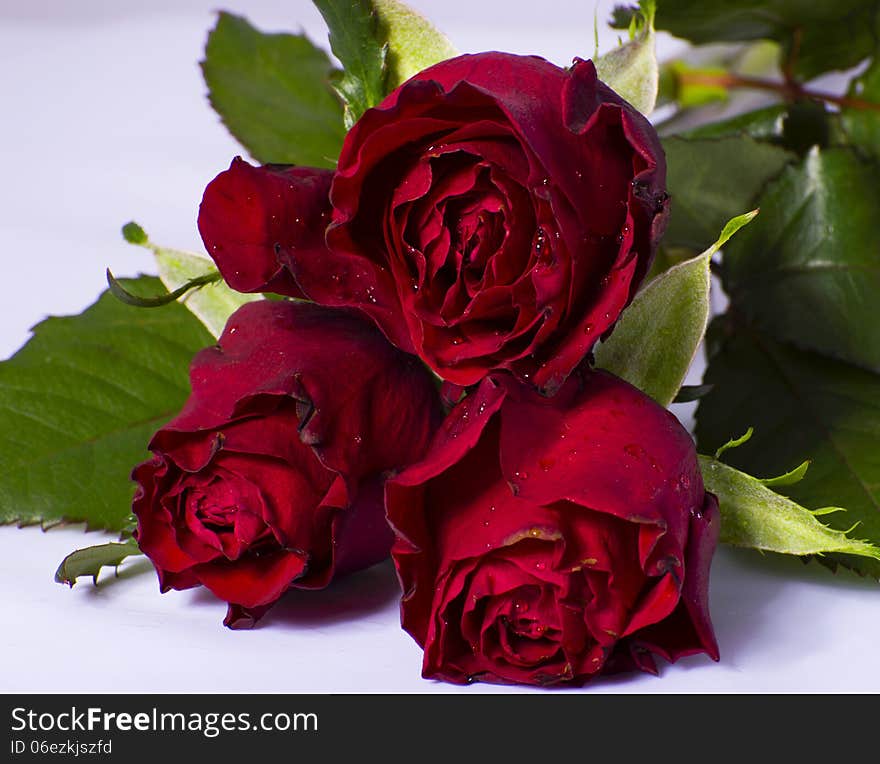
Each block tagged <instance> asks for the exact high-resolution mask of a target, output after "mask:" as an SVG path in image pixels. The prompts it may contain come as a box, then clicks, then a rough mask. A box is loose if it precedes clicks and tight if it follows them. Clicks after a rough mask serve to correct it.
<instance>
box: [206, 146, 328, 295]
mask: <svg viewBox="0 0 880 764" xmlns="http://www.w3.org/2000/svg"><path fill="white" fill-rule="evenodd" d="M332 178H333V172H332V171H331V170H318V169H313V168H311V167H289V166H285V165H264V166H262V167H254V166H252V165H250V164H248V163H247V162H245V161H244V160H243V159H241V158H240V157H236V158H235V159H233V160H232V164H231V165H230V167H229V169H228V170H225V171H224V172H221V173H220V174H219V175H218V176H217V177H216V178H214V180H212V181H211V182H210V183H209V184H208V187H207V188H206V189H205V193H204V196H203V197H202V204H201V206H200V207H199V232H200V233H201V234H202V241H204V243H205V248H206V249H207V250H208V254H210V255H211V257H212V258H213V259H214V262H215V263H216V264H217V268H218V269H219V270H220V273H221V274H222V275H223V278H224V279H225V280H226V283H227V284H229V285H230V286H231V287H232V288H233V289H237V290H238V291H239V292H275V293H277V294H283V295H287V296H289V297H302V292H301V291H300V289H299V287H298V286H297V284H296V282H295V281H294V279H293V277H292V276H291V274H290V271H289V270H287V268H285V267H284V266H283V264H282V262H281V260H280V259H279V258H282V257H284V256H286V255H289V254H290V253H291V252H292V251H293V250H296V251H297V252H298V253H300V254H301V255H304V256H308V257H311V258H316V259H318V260H320V259H321V258H322V257H323V256H324V254H325V252H326V244H325V242H324V229H325V228H326V227H327V223H328V222H329V219H330V199H329V197H328V194H329V191H330V181H331V180H332Z"/></svg>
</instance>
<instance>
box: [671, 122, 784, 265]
mask: <svg viewBox="0 0 880 764" xmlns="http://www.w3.org/2000/svg"><path fill="white" fill-rule="evenodd" d="M663 147H664V149H665V150H666V163H667V167H668V169H667V186H668V188H669V193H670V195H671V197H672V200H671V206H670V217H669V225H668V227H667V229H666V234H665V235H664V237H663V244H664V246H667V247H687V248H689V249H691V250H694V251H700V250H701V249H703V248H704V247H706V246H707V245H708V244H709V243H710V242H712V241H713V240H714V238H715V236H716V234H717V233H718V230H719V229H720V228H721V226H722V225H724V223H725V222H726V221H728V220H730V218H731V217H732V216H733V215H736V214H737V213H739V212H741V211H742V210H747V209H753V208H754V207H756V206H758V205H756V203H755V200H756V198H757V197H758V196H759V194H760V192H761V190H762V189H763V188H764V186H765V185H766V184H767V183H768V182H769V181H770V180H771V179H773V178H774V177H776V176H777V175H779V173H780V172H782V170H783V168H784V167H785V166H786V165H787V164H788V163H789V162H792V161H794V160H795V158H796V157H795V156H794V154H792V153H791V152H789V151H786V150H785V149H783V148H780V147H779V146H773V145H771V144H768V143H763V142H761V141H757V140H755V139H754V138H752V137H751V136H749V135H745V134H734V135H730V136H727V137H724V138H685V137H677V136H671V137H668V138H665V139H664V140H663Z"/></svg>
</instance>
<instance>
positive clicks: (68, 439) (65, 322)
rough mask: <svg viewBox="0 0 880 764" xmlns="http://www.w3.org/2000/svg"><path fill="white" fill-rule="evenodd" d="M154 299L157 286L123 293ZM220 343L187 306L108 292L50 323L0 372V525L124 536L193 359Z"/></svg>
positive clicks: (140, 282) (140, 285)
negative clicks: (68, 526) (135, 486)
mask: <svg viewBox="0 0 880 764" xmlns="http://www.w3.org/2000/svg"><path fill="white" fill-rule="evenodd" d="M123 283H124V285H125V287H126V289H128V290H129V291H132V292H140V293H146V294H155V293H156V292H158V291H159V290H161V288H162V286H161V283H160V282H159V280H158V279H155V278H148V277H142V278H140V279H137V280H136V281H135V280H131V281H128V280H126V281H124V282H123ZM212 341H213V338H212V337H211V335H210V334H208V332H207V331H206V330H205V329H204V327H203V326H202V325H201V324H200V323H199V322H198V321H197V320H196V319H195V317H193V316H192V314H190V313H189V312H188V311H187V310H186V309H185V308H184V307H183V306H182V305H178V304H171V305H167V306H165V307H163V308H157V309H155V310H143V309H139V308H131V307H128V306H126V305H123V304H122V303H120V302H119V301H118V300H117V299H116V298H115V297H113V296H112V295H111V294H109V292H104V294H103V295H102V296H101V297H100V299H99V300H98V301H97V302H96V303H95V304H94V305H92V306H91V307H90V308H88V309H87V310H86V311H85V312H83V313H81V314H80V315H78V316H68V317H64V318H49V319H47V320H45V321H43V322H42V323H40V324H38V325H37V326H36V327H35V329H34V335H33V337H32V338H31V340H30V341H29V342H28V343H27V344H26V345H25V346H24V347H23V348H22V349H21V350H19V351H18V352H17V353H16V354H15V355H14V356H12V358H10V359H9V360H7V361H3V362H2V363H0V522H2V523H19V524H34V523H41V524H42V525H43V526H44V527H45V526H49V525H53V524H56V523H59V522H65V521H69V522H85V523H86V524H87V525H88V527H89V528H106V529H108V530H114V531H118V530H121V529H122V528H124V527H125V526H126V525H127V524H128V522H129V517H130V513H131V498H132V493H133V491H132V485H131V483H130V482H129V477H128V476H129V473H130V471H131V469H132V467H133V466H134V465H135V464H137V463H138V462H139V461H142V460H143V459H144V458H145V457H146V455H147V452H146V446H147V442H148V441H149V439H150V437H151V436H152V435H153V433H154V432H155V431H156V430H157V429H158V428H159V427H160V426H161V425H163V424H165V422H167V421H168V420H169V419H171V417H173V416H174V415H175V414H176V413H177V411H178V410H179V409H180V407H181V406H182V405H183V402H184V401H185V400H186V397H187V395H188V393H189V378H188V370H189V364H190V361H191V360H192V356H193V354H194V353H195V352H196V351H197V350H199V349H200V348H202V347H204V346H206V345H210V344H211V343H212Z"/></svg>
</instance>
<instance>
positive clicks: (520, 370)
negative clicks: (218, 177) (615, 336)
mask: <svg viewBox="0 0 880 764" xmlns="http://www.w3.org/2000/svg"><path fill="white" fill-rule="evenodd" d="M665 174H666V169H665V160H664V157H663V151H662V149H661V146H660V142H659V139H658V137H657V134H656V132H655V131H654V128H653V127H652V126H651V125H650V123H649V122H648V120H647V119H645V117H644V116H642V115H641V114H639V113H638V112H637V111H636V110H635V109H633V108H632V107H631V106H630V105H629V104H628V103H626V102H625V101H623V100H622V99H621V98H620V97H619V96H618V95H617V94H615V93H614V92H613V91H612V90H610V89H609V88H608V87H607V86H605V85H604V84H603V83H601V82H599V81H598V80H597V78H596V70H595V68H594V66H593V64H592V63H591V62H589V61H576V62H575V64H574V66H573V67H572V68H571V69H569V70H566V69H562V68H560V67H558V66H555V65H553V64H551V63H549V62H547V61H545V60H543V59H540V58H536V57H532V56H528V57H527V56H515V55H510V54H505V53H480V54H477V55H465V56H459V57H458V58H453V59H450V60H448V61H444V62H442V63H439V64H437V65H435V66H433V67H431V68H429V69H427V70H425V71H423V72H421V73H420V74H418V75H416V76H415V77H413V78H412V79H410V80H408V81H407V82H406V83H404V84H403V85H401V86H400V87H399V88H398V89H397V90H395V91H394V92H393V93H391V94H390V95H389V96H388V97H387V98H386V99H385V100H384V101H383V102H382V103H381V104H380V105H379V106H378V107H377V108H375V109H371V110H368V111H367V112H366V113H365V114H364V115H363V116H362V117H361V119H360V120H359V121H358V123H357V124H355V126H354V127H353V128H352V129H351V131H350V132H349V133H348V135H347V137H346V139H345V143H344V145H343V148H342V153H341V156H340V158H339V165H338V168H337V172H336V175H335V177H334V179H333V185H332V188H331V192H330V196H331V201H332V203H333V219H332V222H331V224H330V227H329V228H328V229H327V243H328V245H329V247H330V249H331V254H330V255H328V256H327V257H324V258H321V259H318V258H314V257H310V256H309V253H308V252H307V251H301V250H297V249H292V250H290V251H289V253H285V254H284V255H283V259H285V260H287V261H289V263H290V267H291V269H292V271H293V274H294V276H295V277H296V280H297V283H298V284H299V285H300V287H301V288H302V290H303V291H304V292H305V294H307V295H308V296H309V297H310V298H312V299H313V300H315V301H317V302H319V303H323V304H326V305H337V306H350V307H351V306H354V307H358V308H360V309H361V310H363V311H364V312H366V313H367V314H368V315H370V316H371V317H372V318H373V320H374V321H376V323H377V324H378V325H379V327H380V328H381V329H382V331H383V332H384V333H385V334H386V336H387V337H388V338H389V339H390V340H391V341H392V342H393V343H395V344H396V345H397V346H398V347H400V348H402V349H404V350H406V351H409V352H414V353H416V354H418V355H419V356H420V357H421V358H422V359H423V360H424V361H425V362H426V363H427V364H428V365H429V366H430V367H431V368H432V369H433V370H434V371H435V372H436V373H437V374H438V375H439V376H440V377H442V378H443V379H444V380H448V381H450V382H452V383H455V384H458V385H463V386H467V385H471V384H473V383H475V382H478V381H479V380H480V379H481V378H482V377H483V376H485V375H486V373H487V372H488V371H490V370H493V369H509V370H512V371H513V372H514V373H515V374H516V375H517V376H518V377H519V378H520V379H523V380H528V381H529V383H531V384H534V385H535V386H537V387H538V388H540V389H542V390H543V391H544V392H545V393H547V394H550V393H552V392H553V391H555V390H556V389H557V388H558V387H559V386H560V385H561V383H562V382H563V381H564V379H565V378H566V376H567V375H568V374H569V373H570V372H571V370H572V369H573V368H574V367H575V366H576V365H577V364H578V363H579V362H580V361H581V360H582V359H583V358H584V357H585V356H586V355H587V354H588V353H589V352H590V350H591V348H592V347H593V346H594V344H595V343H596V341H597V340H598V339H599V338H600V337H601V336H602V335H603V334H605V333H606V332H607V331H608V330H609V329H610V328H611V327H612V326H613V325H614V323H615V321H616V320H617V318H618V316H619V315H620V312H621V311H622V310H623V308H624V307H625V306H626V305H627V303H628V302H629V300H630V299H631V298H632V296H633V295H634V294H635V292H636V290H637V288H638V286H639V284H640V282H641V281H642V279H643V277H644V275H645V273H646V272H647V270H648V268H649V266H650V264H651V260H652V258H653V255H654V251H655V246H656V243H657V240H658V238H659V236H660V235H661V233H662V231H663V228H664V226H665V221H666V208H667V195H666V192H665Z"/></svg>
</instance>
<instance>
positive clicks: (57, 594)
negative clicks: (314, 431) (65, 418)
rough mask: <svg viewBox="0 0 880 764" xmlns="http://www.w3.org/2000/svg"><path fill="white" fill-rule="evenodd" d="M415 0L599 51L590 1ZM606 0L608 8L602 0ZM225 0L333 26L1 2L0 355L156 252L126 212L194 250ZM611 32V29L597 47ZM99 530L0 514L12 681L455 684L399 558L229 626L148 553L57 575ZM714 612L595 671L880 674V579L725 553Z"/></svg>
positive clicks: (867, 682)
mask: <svg viewBox="0 0 880 764" xmlns="http://www.w3.org/2000/svg"><path fill="white" fill-rule="evenodd" d="M413 5H415V6H416V7H418V8H420V9H422V10H424V11H426V12H427V13H428V14H429V15H430V16H431V17H432V18H433V19H434V20H435V21H436V22H437V23H438V25H439V26H440V27H441V28H442V29H444V30H445V31H446V32H447V33H448V34H449V36H450V37H451V38H452V39H453V41H455V42H456V44H458V46H459V48H460V49H461V50H463V51H468V50H479V49H488V48H496V49H506V50H512V51H517V52H523V53H527V52H532V53H539V54H542V55H545V56H547V57H549V58H551V59H552V60H554V61H556V62H558V63H560V64H565V63H567V62H569V61H570V59H571V58H572V56H574V55H577V54H579V55H583V56H589V55H590V54H592V47H593V35H592V24H593V3H590V2H584V1H583V0H565V1H562V0H545V2H543V3H541V4H540V6H538V5H536V4H534V3H521V4H520V3H515V2H514V3H511V2H509V1H507V2H506V1H505V0H491V2H486V1H485V0H484V1H482V2H479V3H474V2H472V0H439V1H437V0H435V1H433V2H429V1H428V0H414V2H413ZM598 5H599V11H598V18H599V19H600V22H601V21H602V20H604V19H605V18H607V15H608V13H607V10H608V8H609V7H610V6H611V3H609V2H600V3H598ZM217 6H222V7H226V8H228V9H230V10H233V11H236V12H238V13H242V14H244V15H247V16H248V17H249V18H250V19H251V21H252V22H253V23H255V24H256V25H257V26H258V27H261V28H263V29H267V30H271V29H295V28H297V27H298V26H300V25H302V26H303V27H304V28H305V29H306V31H307V32H308V33H309V34H310V35H311V36H312V38H313V39H315V40H316V41H321V42H323V41H324V39H325V33H324V30H323V26H322V23H321V21H320V18H319V17H318V15H317V13H316V11H314V9H313V8H312V6H311V5H310V4H309V3H308V2H306V1H305V0H277V2H268V0H254V1H253V2H248V1H247V0H227V2H223V1H222V0H161V1H157V0H151V2H149V3H144V2H134V1H133V0H117V1H116V2H112V3H111V2H101V1H99V0H80V1H79V2H77V3H72V2H66V1H65V0H0V96H2V103H3V111H2V119H0V146H2V147H3V173H2V182H0V243H2V250H0V251H2V258H3V260H2V265H3V274H4V275H3V284H4V290H3V292H4V294H3V308H2V321H0V357H5V356H6V355H8V354H11V353H12V352H14V351H15V350H16V349H17V348H18V347H19V346H20V345H21V344H22V343H23V342H24V341H25V340H26V339H27V337H28V332H27V330H28V327H30V326H31V325H32V324H34V323H36V322H37V321H38V320H40V319H41V318H42V317H43V316H44V315H45V313H46V312H47V311H51V312H53V313H72V312H79V311H80V310H81V309H82V308H84V307H85V306H86V305H88V304H89V303H91V302H92V301H93V300H94V298H95V297H96V296H97V295H98V293H99V292H100V291H101V290H102V289H103V288H104V277H103V272H104V268H105V267H106V266H108V265H109V266H110V267H111V268H112V269H113V270H114V272H116V273H117V274H119V275H126V274H133V273H136V272H138V271H148V272H152V271H153V268H152V264H151V262H150V259H149V257H148V255H147V254H146V253H145V252H143V251H142V250H139V249H136V248H133V247H130V246H128V245H126V244H125V243H124V242H123V241H122V239H121V237H120V235H119V227H120V225H121V224H122V223H124V222H126V221H128V220H130V219H135V220H137V221H138V222H140V223H141V224H142V225H143V226H144V227H145V228H146V230H147V231H148V233H149V234H150V235H151V237H152V238H153V239H154V240H155V241H157V242H159V243H162V244H167V245H169V246H177V247H182V248H190V249H198V250H201V242H200V240H199V238H198V233H197V231H196V227H195V219H196V211H197V207H198V203H199V200H200V198H201V193H202V190H203V188H204V186H205V184H206V183H207V182H208V181H209V180H210V179H211V178H212V177H213V176H214V175H215V174H216V173H217V172H219V171H220V170H222V169H224V168H225V167H226V166H228V163H229V160H230V158H231V157H232V156H233V155H235V154H236V153H239V152H240V151H241V150H240V149H239V148H238V147H237V145H236V144H235V143H234V141H233V140H232V138H230V137H229V136H228V135H227V133H226V132H225V130H224V128H223V127H222V126H221V125H220V124H219V122H218V120H217V118H216V116H215V115H214V114H213V113H212V112H211V110H210V108H209V107H208V105H207V103H206V101H205V99H204V96H203V93H204V88H203V85H202V82H201V78H200V74H199V71H198V68H197V65H196V61H197V60H198V58H199V57H200V53H201V48H202V45H203V42H204V38H205V35H206V32H207V30H208V28H209V27H210V26H211V24H212V13H211V11H212V9H213V8H215V7H217ZM613 40H614V34H613V33H611V32H608V31H606V30H604V29H603V31H602V45H603V48H604V47H607V46H608V45H610V44H611V43H612V41H613ZM671 44H672V43H670V41H668V40H665V41H663V43H662V45H663V46H664V48H665V49H667V50H668V49H669V45H671ZM101 540H102V537H101V536H100V535H99V534H89V535H84V534H83V533H82V531H80V530H77V529H75V528H69V529H63V530H60V529H59V530H53V531H50V532H48V533H45V534H44V533H43V532H41V531H40V530H38V529H35V528H29V529H23V530H19V529H16V528H8V527H5V528H0V603H2V605H0V690H7V691H11V690H35V691H51V690H68V691H76V690H116V691H137V692H144V691H236V690H250V691H345V690H354V691H359V690H360V691H370V690H390V691H399V690H412V691H428V692H433V691H437V692H446V691H457V690H459V688H455V687H452V686H449V685H442V684H437V683H433V682H426V681H424V680H422V679H420V677H419V666H420V657H421V656H420V651H419V649H418V647H417V646H416V645H415V644H414V643H413V642H412V640H411V639H410V638H409V636H408V635H406V634H405V633H403V632H402V631H401V630H400V628H399V626H398V621H397V603H396V599H397V590H396V582H395V579H394V575H393V572H392V571H391V569H390V568H389V566H388V565H385V566H380V567H377V568H375V569H372V570H370V571H367V572H365V573H363V574H361V575H360V576H356V577H353V578H351V579H349V580H348V581H345V582H342V583H340V584H338V585H336V586H334V587H332V588H331V589H330V590H328V591H326V592H318V593H301V592H294V593H292V594H291V595H289V596H288V597H287V598H286V599H285V600H284V601H283V602H282V603H281V604H280V605H279V606H277V607H276V609H275V610H274V611H272V612H271V613H270V614H269V615H268V616H267V617H266V618H265V619H264V621H263V622H262V623H261V626H260V627H259V628H257V629H255V630H253V631H251V632H231V631H228V630H226V629H224V628H223V627H222V626H221V620H222V618H223V614H224V612H225V607H224V605H223V604H222V603H219V602H218V601H216V600H214V599H213V598H212V597H211V596H210V595H209V594H207V593H205V592H193V591H190V592H180V593H178V592H172V593H169V594H166V595H164V596H160V595H159V593H158V587H157V584H156V580H155V576H154V575H153V574H152V572H151V571H149V570H148V565H147V563H146V562H145V561H144V560H143V559H139V560H136V561H133V562H129V563H127V564H125V565H123V567H122V569H121V575H120V577H119V578H118V579H114V578H113V577H112V574H111V575H110V576H109V577H105V578H104V579H103V581H104V582H103V583H102V584H101V586H99V587H98V588H94V587H92V586H91V584H79V585H77V586H76V587H75V588H74V589H73V590H72V591H70V590H68V589H67V588H66V587H62V586H59V585H58V584H56V583H54V582H53V580H52V575H53V573H54V570H55V568H56V566H57V564H58V562H59V561H60V560H61V559H62V557H63V556H64V555H65V554H66V553H67V552H69V551H70V550H72V549H74V548H77V547H80V546H85V545H88V544H92V543H98V542H100V541H101ZM712 613H713V617H714V620H715V626H716V631H717V634H718V639H719V642H720V645H721V651H722V661H721V663H720V664H717V665H716V664H713V663H712V662H711V661H709V660H708V659H705V658H703V657H694V658H690V659H687V660H685V661H682V662H680V663H679V664H677V665H676V666H673V667H664V668H663V669H662V676H663V678H662V681H658V680H656V679H654V678H653V677H647V676H634V677H626V678H616V679H614V680H611V681H606V682H604V683H602V684H597V685H594V686H593V687H592V690H593V691H596V692H629V691H638V692H657V691H660V692H663V691H667V692H669V691H672V692H675V691H688V690H701V691H705V690H710V691H711V690H734V691H764V690H766V691H771V690H819V691H821V690H877V689H878V688H880V651H878V650H877V649H876V635H877V634H878V633H880V587H878V586H877V585H876V584H872V583H871V582H867V581H863V580H860V579H856V578H855V577H853V576H849V575H846V574H841V575H839V576H837V577H833V576H831V575H830V574H829V573H827V571H825V570H824V569H822V568H819V567H818V566H810V567H804V566H803V565H802V564H801V563H800V562H799V561H797V560H783V559H778V558H772V559H771V558H761V557H759V556H758V555H756V554H753V553H745V552H733V551H730V550H721V551H720V552H719V554H718V556H717V557H716V561H715V566H714V569H713V576H712ZM464 691H466V692H484V691H498V688H492V687H486V686H475V687H470V688H467V689H466V690H464ZM514 691H518V690H514Z"/></svg>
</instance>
